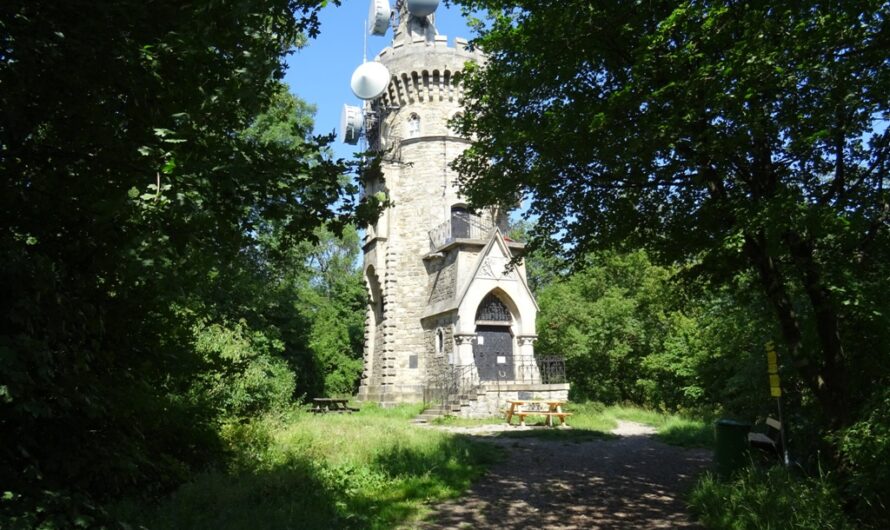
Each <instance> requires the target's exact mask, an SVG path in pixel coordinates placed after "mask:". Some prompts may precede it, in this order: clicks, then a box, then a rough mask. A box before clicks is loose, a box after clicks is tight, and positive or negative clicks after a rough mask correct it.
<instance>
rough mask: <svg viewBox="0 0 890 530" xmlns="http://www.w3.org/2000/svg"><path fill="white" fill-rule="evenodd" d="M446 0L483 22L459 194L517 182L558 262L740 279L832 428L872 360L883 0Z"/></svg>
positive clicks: (885, 352) (882, 154)
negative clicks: (625, 254) (632, 262)
mask: <svg viewBox="0 0 890 530" xmlns="http://www.w3.org/2000/svg"><path fill="white" fill-rule="evenodd" d="M459 3H460V4H462V5H463V6H465V8H466V9H467V10H468V11H475V10H488V15H489V16H488V18H487V20H486V21H484V22H482V21H480V22H478V27H479V37H478V38H477V39H476V40H475V41H474V44H475V45H479V46H481V47H482V48H483V49H485V50H486V52H487V53H488V57H489V60H488V62H487V64H486V65H485V66H484V67H470V69H469V76H468V78H467V80H466V86H467V93H468V98H467V99H468V108H467V112H465V113H463V114H462V116H461V117H460V118H459V120H458V122H459V123H458V124H457V125H458V128H459V130H460V131H461V134H463V135H466V136H467V137H473V138H475V139H476V140H475V141H474V144H473V146H472V147H471V148H470V149H469V150H468V151H466V152H465V153H464V154H463V156H461V157H460V158H459V159H458V160H457V161H456V162H455V167H456V169H457V170H458V171H459V173H460V181H461V184H462V186H463V189H464V191H465V193H466V194H467V195H468V196H469V197H470V199H471V200H472V201H473V202H474V203H477V204H492V203H494V204H497V203H502V202H504V201H508V202H512V201H515V197H516V192H517V189H518V191H520V192H522V193H526V194H527V195H528V196H529V198H530V199H531V208H530V210H529V213H530V215H536V216H538V231H539V232H542V233H545V234H551V235H555V236H556V237H555V238H553V239H551V240H550V241H549V242H547V241H540V240H539V241H538V244H539V245H549V246H551V247H553V248H555V249H557V250H563V249H568V252H569V253H571V254H573V255H575V256H583V255H584V254H585V253H586V252H588V251H589V250H590V249H592V248H600V247H620V246H626V247H631V248H632V247H637V246H644V247H646V248H648V249H650V251H651V253H652V256H653V257H655V258H656V259H658V260H660V261H663V262H678V263H683V264H684V265H689V264H695V265H696V266H697V268H698V269H699V271H700V272H702V273H704V274H708V275H709V276H710V277H711V278H713V279H718V280H729V279H731V278H732V277H734V276H735V275H736V274H738V273H740V272H744V271H745V270H749V269H750V270H753V271H755V272H756V274H757V277H758V281H759V285H760V289H762V291H763V293H764V294H765V296H766V298H767V299H768V300H769V301H770V304H771V306H772V308H773V310H774V312H775V315H776V318H777V322H778V324H779V326H778V327H779V329H780V330H781V337H782V339H783V342H784V344H785V350H786V352H785V353H786V355H787V357H786V358H787V359H788V360H789V361H790V364H791V366H792V367H793V370H794V372H795V373H796V374H797V375H798V376H799V377H800V379H801V381H803V382H804V384H805V385H806V387H807V389H808V392H809V393H810V395H812V396H813V397H814V399H815V400H816V401H817V403H818V404H819V409H820V410H821V413H822V415H823V420H824V423H823V424H824V425H825V426H827V427H828V428H833V429H837V428H840V427H843V426H844V425H847V424H849V423H850V421H851V419H852V416H851V412H852V411H855V410H856V407H857V406H858V405H859V404H861V403H862V401H863V398H864V397H865V396H866V395H867V394H868V390H867V388H868V383H871V382H873V380H871V381H870V380H869V379H868V377H877V378H879V379H880V380H881V381H885V382H886V381H887V377H888V371H887V370H886V369H885V368H882V369H879V370H878V371H876V372H875V371H870V369H871V368H874V367H875V364H874V363H875V362H883V363H886V362H887V360H888V359H890V346H888V342H887V340H886V333H885V332H883V331H881V329H883V328H886V326H887V324H888V315H890V311H888V309H890V308H888V302H887V300H886V299H885V297H882V296H880V295H876V294H875V293H876V291H875V289H876V288H878V286H882V287H881V289H886V287H887V281H886V277H887V272H888V271H887V268H886V265H885V264H886V263H888V258H890V239H888V230H887V228H888V220H890V197H888V191H887V184H888V174H887V167H888V156H887V155H888V151H890V135H888V132H887V130H886V120H887V116H888V111H890V109H888V98H887V94H888V93H890V91H888V89H890V68H888V67H887V66H888V57H887V49H888V35H890V33H888V31H887V25H888V17H887V15H888V13H887V11H886V6H885V4H884V2H881V1H871V0H868V1H853V2H842V3H836V2H820V1H796V2H785V3H782V4H781V5H775V4H774V3H770V2H720V1H713V2H712V1H705V2H698V1H696V2H691V1H687V2H679V3H677V2H637V3H631V4H628V3H627V2H610V1H601V2H589V1H580V0H579V1H575V0H572V1H561V2H538V1H534V2H526V1H501V0H464V1H460V2H459ZM763 338H764V340H766V339H767V338H769V336H768V335H766V334H765V336H764V337H763ZM885 366H886V365H885ZM865 373H870V374H872V375H871V376H864V374H865Z"/></svg>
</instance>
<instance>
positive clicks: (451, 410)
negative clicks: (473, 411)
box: [411, 387, 478, 424]
mask: <svg viewBox="0 0 890 530" xmlns="http://www.w3.org/2000/svg"><path fill="white" fill-rule="evenodd" d="M477 399H478V393H477V388H475V387H474V388H471V389H469V390H467V391H466V392H465V393H463V394H459V395H457V394H452V395H450V396H448V399H447V400H446V403H445V404H444V406H443V404H441V403H436V404H432V405H430V406H429V407H427V408H426V409H424V410H423V412H421V413H420V415H419V416H417V417H416V418H414V419H413V420H411V423H421V424H423V423H430V422H432V421H433V420H435V419H436V418H442V417H445V416H462V415H463V414H461V412H462V411H463V410H464V409H468V408H470V406H471V404H472V402H474V401H476V400H477Z"/></svg>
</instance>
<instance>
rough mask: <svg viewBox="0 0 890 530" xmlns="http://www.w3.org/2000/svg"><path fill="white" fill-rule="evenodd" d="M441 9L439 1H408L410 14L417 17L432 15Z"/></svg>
mask: <svg viewBox="0 0 890 530" xmlns="http://www.w3.org/2000/svg"><path fill="white" fill-rule="evenodd" d="M437 7H439V0H408V12H409V13H411V14H412V15H414V16H415V17H425V16H427V15H432V14H433V13H435V12H436V8H437Z"/></svg>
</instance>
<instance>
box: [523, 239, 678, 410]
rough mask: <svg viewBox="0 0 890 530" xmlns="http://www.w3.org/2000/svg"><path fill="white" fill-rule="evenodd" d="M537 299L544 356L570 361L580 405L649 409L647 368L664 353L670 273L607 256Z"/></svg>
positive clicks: (638, 259) (642, 259)
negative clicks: (645, 362) (649, 359)
mask: <svg viewBox="0 0 890 530" xmlns="http://www.w3.org/2000/svg"><path fill="white" fill-rule="evenodd" d="M590 262H591V266H589V267H587V268H584V269H583V270H581V271H579V272H578V273H576V274H573V275H572V276H570V277H568V278H567V279H565V280H564V281H561V282H557V283H554V284H552V285H551V286H549V287H547V288H545V289H543V290H542V291H541V293H540V295H539V304H540V306H541V314H540V316H539V324H538V326H539V330H540V331H539V342H538V350H539V351H541V352H548V353H553V354H563V355H565V356H566V359H567V364H566V370H567V374H568V376H569V378H570V381H571V382H572V391H573V392H574V396H576V398H581V399H585V398H586V399H597V400H601V401H606V402H620V401H634V402H637V403H643V402H644V401H645V399H644V394H643V385H642V383H641V381H640V380H639V376H640V372H641V362H642V359H644V358H645V357H646V356H647V355H649V354H650V353H651V352H653V351H654V350H655V349H656V348H658V347H659V346H660V343H661V341H662V335H663V333H664V326H662V325H661V320H662V319H663V318H664V311H665V299H664V294H665V291H664V288H663V284H664V282H665V280H666V278H667V276H668V274H669V273H668V271H667V270H666V269H663V268H658V267H654V266H652V265H651V264H650V263H649V260H648V258H647V257H646V255H645V253H643V252H637V253H633V254H627V255H616V254H603V255H597V256H592V257H591V258H590Z"/></svg>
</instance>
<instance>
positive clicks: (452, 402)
mask: <svg viewBox="0 0 890 530" xmlns="http://www.w3.org/2000/svg"><path fill="white" fill-rule="evenodd" d="M504 368H505V369H503V370H501V369H499V370H497V371H496V372H495V373H496V374H497V375H496V376H495V378H493V379H491V378H488V379H480V378H479V373H480V370H479V367H478V366H477V365H476V364H459V365H454V364H447V363H440V364H438V365H437V366H436V367H435V368H434V369H433V370H431V373H430V375H429V376H428V378H427V383H426V385H425V387H424V395H423V398H424V399H423V401H424V404H425V405H427V406H431V405H437V406H440V407H441V408H442V409H443V410H445V411H446V413H447V412H451V409H452V408H453V407H459V406H460V405H461V404H462V403H463V402H465V401H467V400H470V399H474V398H475V394H476V392H478V390H479V389H480V387H481V385H483V384H530V385H531V384H533V385H555V384H563V383H566V382H567V380H566V361H565V357H555V356H547V357H535V356H533V355H516V356H513V357H512V364H511V365H510V366H509V367H504Z"/></svg>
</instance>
